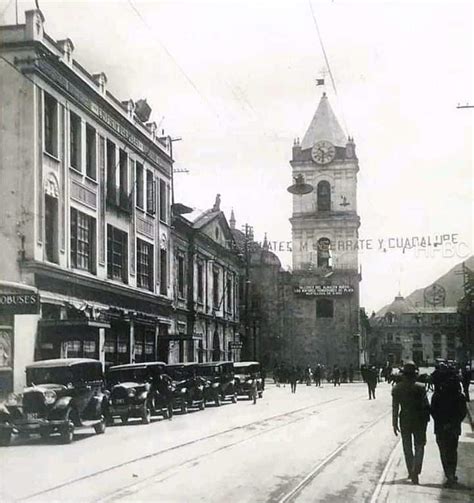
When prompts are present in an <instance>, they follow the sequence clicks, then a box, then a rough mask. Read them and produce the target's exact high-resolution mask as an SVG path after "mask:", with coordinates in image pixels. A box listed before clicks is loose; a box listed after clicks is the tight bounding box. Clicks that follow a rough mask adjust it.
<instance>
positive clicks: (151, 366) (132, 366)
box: [106, 362, 172, 424]
mask: <svg viewBox="0 0 474 503" xmlns="http://www.w3.org/2000/svg"><path fill="white" fill-rule="evenodd" d="M165 368H166V363H164V362H145V363H129V364H126V365H116V366H114V367H110V368H109V369H108V370H107V374H106V381H107V387H108V389H109V407H108V410H107V422H108V423H109V424H113V423H114V418H115V417H120V419H121V421H122V423H127V421H128V420H129V418H140V419H141V420H142V423H143V424H148V423H149V422H150V420H151V417H152V416H158V415H161V416H163V417H164V418H171V415H172V414H170V412H169V409H168V401H169V393H168V392H167V391H168V389H167V388H168V386H167V384H166V382H165V381H164V379H161V376H162V375H163V374H164V372H165Z"/></svg>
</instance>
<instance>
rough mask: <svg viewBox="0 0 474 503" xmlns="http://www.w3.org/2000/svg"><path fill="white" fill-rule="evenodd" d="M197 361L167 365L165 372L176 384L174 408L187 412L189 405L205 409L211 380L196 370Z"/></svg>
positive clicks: (174, 384)
mask: <svg viewBox="0 0 474 503" xmlns="http://www.w3.org/2000/svg"><path fill="white" fill-rule="evenodd" d="M196 365H197V364H196V363H174V364H168V365H167V366H166V370H165V372H166V373H167V375H168V376H169V377H170V378H171V379H172V381H173V386H174V400H173V403H174V405H173V406H174V408H178V409H181V412H184V413H186V412H187V411H188V408H189V407H198V408H199V409H201V410H202V409H204V408H205V406H206V400H205V396H206V389H207V388H208V387H209V382H208V381H207V380H206V379H204V378H202V377H200V376H199V375H198V374H197V372H196Z"/></svg>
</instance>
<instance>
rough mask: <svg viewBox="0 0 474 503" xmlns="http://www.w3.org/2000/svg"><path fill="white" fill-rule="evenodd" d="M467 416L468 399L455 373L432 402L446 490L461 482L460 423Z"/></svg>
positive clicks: (444, 382) (446, 379)
mask: <svg viewBox="0 0 474 503" xmlns="http://www.w3.org/2000/svg"><path fill="white" fill-rule="evenodd" d="M466 413H467V407H466V398H465V396H464V395H463V394H462V393H461V386H460V384H459V380H458V378H457V376H456V375H455V374H454V373H452V374H451V375H449V376H446V377H445V380H444V381H442V382H441V383H439V387H438V389H437V390H436V391H435V392H434V393H433V396H432V398H431V415H432V416H433V420H434V431H435V435H436V443H437V444H438V448H439V454H440V457H441V464H442V465H443V470H444V474H445V476H446V482H445V483H444V486H445V487H452V486H454V485H455V484H456V482H457V480H458V479H457V477H456V467H457V462H458V440H459V435H461V423H462V421H463V419H464V418H465V417H466Z"/></svg>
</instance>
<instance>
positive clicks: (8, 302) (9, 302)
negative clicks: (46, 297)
mask: <svg viewBox="0 0 474 503" xmlns="http://www.w3.org/2000/svg"><path fill="white" fill-rule="evenodd" d="M39 305H40V304H39V295H38V294H36V293H2V294H0V314H38V313H39Z"/></svg>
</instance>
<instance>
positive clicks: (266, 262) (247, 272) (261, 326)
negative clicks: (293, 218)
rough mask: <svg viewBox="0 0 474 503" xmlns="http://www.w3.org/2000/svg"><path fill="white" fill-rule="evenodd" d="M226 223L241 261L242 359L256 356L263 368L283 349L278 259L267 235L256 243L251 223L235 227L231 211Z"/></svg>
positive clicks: (277, 356)
mask: <svg viewBox="0 0 474 503" xmlns="http://www.w3.org/2000/svg"><path fill="white" fill-rule="evenodd" d="M229 223H230V228H231V231H232V235H233V237H234V240H235V243H236V246H237V250H238V251H239V253H240V255H241V257H242V259H243V263H244V268H243V275H242V282H241V289H240V302H241V304H240V306H241V320H242V330H241V337H242V340H241V342H242V359H246V360H258V361H260V362H261V363H262V365H263V366H264V367H265V368H273V366H274V365H275V363H276V362H277V361H281V360H282V352H283V351H284V340H283V339H284V338H283V317H282V313H283V312H284V306H283V303H282V301H281V297H280V275H281V262H280V260H279V259H278V257H277V256H276V255H275V254H274V253H273V252H272V251H270V250H269V244H268V241H267V237H266V235H265V239H264V241H263V243H257V242H256V241H255V240H254V236H253V229H252V227H251V226H249V225H248V224H246V225H244V226H243V230H242V231H241V230H239V229H237V228H236V220H235V215H234V212H233V211H232V214H231V218H230V221H229Z"/></svg>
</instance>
